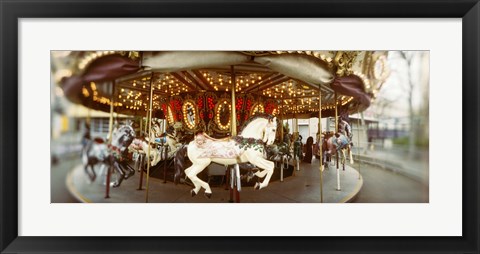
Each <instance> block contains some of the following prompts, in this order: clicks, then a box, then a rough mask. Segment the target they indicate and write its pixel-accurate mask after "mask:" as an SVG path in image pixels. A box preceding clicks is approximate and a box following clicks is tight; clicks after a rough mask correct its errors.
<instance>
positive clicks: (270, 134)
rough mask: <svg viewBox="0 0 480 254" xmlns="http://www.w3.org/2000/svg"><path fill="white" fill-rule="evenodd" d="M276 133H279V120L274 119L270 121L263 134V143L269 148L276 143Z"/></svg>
mask: <svg viewBox="0 0 480 254" xmlns="http://www.w3.org/2000/svg"><path fill="white" fill-rule="evenodd" d="M276 133H277V118H276V117H274V118H271V119H268V123H267V125H266V126H265V130H264V132H263V139H262V140H263V142H265V144H266V145H267V146H268V145H271V144H273V142H274V141H275V137H276Z"/></svg>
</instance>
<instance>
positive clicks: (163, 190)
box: [68, 160, 362, 203]
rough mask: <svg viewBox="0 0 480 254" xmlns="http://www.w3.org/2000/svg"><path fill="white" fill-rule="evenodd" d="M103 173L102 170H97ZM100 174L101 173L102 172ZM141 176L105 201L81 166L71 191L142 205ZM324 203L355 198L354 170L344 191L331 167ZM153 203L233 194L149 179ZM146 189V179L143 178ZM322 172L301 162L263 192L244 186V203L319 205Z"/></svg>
mask: <svg viewBox="0 0 480 254" xmlns="http://www.w3.org/2000/svg"><path fill="white" fill-rule="evenodd" d="M97 172H100V169H97ZM99 174H100V173H99ZM139 175H140V174H138V173H136V174H135V175H134V176H133V177H132V178H130V179H128V180H125V181H124V182H123V183H122V185H121V186H120V187H118V188H111V192H110V198H109V199H105V198H104V195H105V185H104V181H103V179H102V177H98V178H97V179H98V180H97V181H95V182H93V183H92V182H90V180H89V179H88V178H87V177H86V175H85V173H84V170H83V168H82V167H81V165H77V166H75V168H74V169H73V171H71V174H70V175H69V177H68V181H69V183H68V186H69V189H70V191H71V192H72V193H74V195H75V196H76V197H77V198H78V199H79V200H82V201H84V202H94V203H97V202H101V203H103V202H106V203H143V202H145V196H146V193H145V192H146V191H145V190H140V191H139V190H137V188H138V185H139V180H140V178H139ZM323 179H324V180H323V202H325V203H341V202H347V201H349V200H350V199H352V198H353V197H354V195H355V194H356V193H358V190H359V189H360V188H361V185H362V179H361V178H359V174H358V172H357V171H356V170H354V169H353V168H351V167H349V166H347V167H346V170H345V171H343V170H340V179H341V190H340V191H337V190H336V183H337V182H336V170H335V169H334V168H333V167H332V168H331V169H330V170H325V171H324V177H323ZM149 181H150V184H149V195H148V196H149V202H150V203H226V202H229V200H230V192H229V191H228V190H225V189H224V187H223V186H217V187H212V192H213V195H212V197H211V199H207V198H205V197H204V196H203V190H202V191H201V192H200V193H199V195H197V196H196V197H191V196H190V190H191V189H192V187H191V186H189V185H185V184H179V185H174V184H173V183H172V182H167V183H163V180H160V179H156V178H152V177H150V180H149ZM143 182H144V188H145V182H146V179H145V178H144V181H143ZM320 195H321V194H320V171H319V167H318V161H317V160H314V161H313V163H312V164H307V163H302V164H301V170H299V171H295V175H294V176H290V177H286V178H285V179H284V181H283V182H280V181H279V180H277V181H273V182H270V184H269V185H268V187H266V188H265V189H262V190H254V188H253V187H242V190H241V192H240V199H241V202H242V203H319V202H320Z"/></svg>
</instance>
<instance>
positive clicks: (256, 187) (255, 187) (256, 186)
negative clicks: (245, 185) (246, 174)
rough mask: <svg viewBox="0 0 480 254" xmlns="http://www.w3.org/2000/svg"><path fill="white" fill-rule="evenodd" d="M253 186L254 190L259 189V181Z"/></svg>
mask: <svg viewBox="0 0 480 254" xmlns="http://www.w3.org/2000/svg"><path fill="white" fill-rule="evenodd" d="M253 188H254V189H255V190H260V183H259V182H257V183H256V184H255V186H254V187H253Z"/></svg>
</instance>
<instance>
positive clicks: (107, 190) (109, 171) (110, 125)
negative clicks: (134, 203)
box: [105, 81, 115, 198]
mask: <svg viewBox="0 0 480 254" xmlns="http://www.w3.org/2000/svg"><path fill="white" fill-rule="evenodd" d="M111 91H112V94H111V98H110V118H109V121H108V140H107V143H108V144H109V145H111V144H112V132H113V109H114V105H113V104H114V103H113V102H114V100H115V81H113V82H112V90H111ZM111 174H112V165H110V167H108V169H107V177H106V179H105V198H110V176H111Z"/></svg>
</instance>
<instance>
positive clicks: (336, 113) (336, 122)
mask: <svg viewBox="0 0 480 254" xmlns="http://www.w3.org/2000/svg"><path fill="white" fill-rule="evenodd" d="M337 106H338V104H337V92H335V133H337V132H338V108H337Z"/></svg>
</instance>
